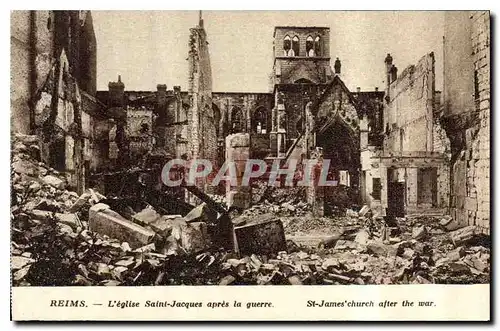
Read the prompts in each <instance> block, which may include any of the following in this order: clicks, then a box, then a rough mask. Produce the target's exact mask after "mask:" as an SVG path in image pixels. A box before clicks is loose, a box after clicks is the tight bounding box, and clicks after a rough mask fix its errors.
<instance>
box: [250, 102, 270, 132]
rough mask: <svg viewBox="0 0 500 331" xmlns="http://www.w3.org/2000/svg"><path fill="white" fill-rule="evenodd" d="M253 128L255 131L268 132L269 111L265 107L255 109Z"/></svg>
mask: <svg viewBox="0 0 500 331" xmlns="http://www.w3.org/2000/svg"><path fill="white" fill-rule="evenodd" d="M252 129H253V132H255V133H259V134H266V133H267V112H266V109H265V108H264V107H259V108H258V109H257V110H256V111H255V113H254V116H253V121H252Z"/></svg>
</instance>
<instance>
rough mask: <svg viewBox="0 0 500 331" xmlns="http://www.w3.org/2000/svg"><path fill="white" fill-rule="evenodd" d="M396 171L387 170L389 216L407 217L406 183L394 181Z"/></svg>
mask: <svg viewBox="0 0 500 331" xmlns="http://www.w3.org/2000/svg"><path fill="white" fill-rule="evenodd" d="M395 171H396V170H395V169H387V216H389V217H391V216H392V217H404V216H405V183H403V182H398V181H397V180H394V178H395V173H394V172H395Z"/></svg>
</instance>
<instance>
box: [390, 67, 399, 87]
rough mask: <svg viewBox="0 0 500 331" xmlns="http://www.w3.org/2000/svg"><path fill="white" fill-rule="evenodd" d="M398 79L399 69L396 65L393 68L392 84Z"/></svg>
mask: <svg viewBox="0 0 500 331" xmlns="http://www.w3.org/2000/svg"><path fill="white" fill-rule="evenodd" d="M396 79H398V67H396V66H395V65H393V66H392V68H391V83H392V82H394V81H395V80H396Z"/></svg>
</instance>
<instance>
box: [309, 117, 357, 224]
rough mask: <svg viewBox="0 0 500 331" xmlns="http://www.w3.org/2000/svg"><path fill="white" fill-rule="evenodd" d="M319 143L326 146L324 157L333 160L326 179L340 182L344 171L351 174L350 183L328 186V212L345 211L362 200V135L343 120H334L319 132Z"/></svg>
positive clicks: (326, 205) (317, 140) (326, 189)
mask: <svg viewBox="0 0 500 331" xmlns="http://www.w3.org/2000/svg"><path fill="white" fill-rule="evenodd" d="M316 142H317V146H319V147H322V148H323V158H324V159H325V160H326V159H329V160H330V168H329V169H325V170H327V171H328V172H327V173H328V176H327V179H328V180H336V181H337V182H338V183H339V184H340V179H341V178H340V174H341V171H342V172H343V173H344V174H348V176H349V185H337V186H326V187H325V214H326V215H328V214H337V213H338V214H343V213H344V212H345V210H346V208H352V207H353V206H355V205H358V204H359V200H360V199H359V198H360V192H359V172H360V171H359V168H360V160H359V136H358V135H357V134H356V132H354V131H353V130H352V129H351V128H350V127H348V125H347V124H346V123H345V122H344V121H342V120H340V119H335V120H333V121H332V123H331V124H330V125H328V126H327V127H325V128H324V129H323V130H321V132H319V133H318V135H317V137H316ZM344 184H345V183H344Z"/></svg>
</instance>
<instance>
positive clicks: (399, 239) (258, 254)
mask: <svg viewBox="0 0 500 331" xmlns="http://www.w3.org/2000/svg"><path fill="white" fill-rule="evenodd" d="M35 138H36V137H35ZM35 138H33V136H19V135H18V136H15V137H14V139H13V149H14V151H15V155H14V156H13V159H12V174H11V175H12V195H11V199H12V204H11V236H12V240H11V272H12V282H13V284H14V285H15V286H24V285H33V286H63V285H72V286H91V285H92V286H95V285H101V286H118V285H125V286H134V285H182V284H191V285H209V284H214V285H243V284H255V285H265V284H288V285H311V284H326V285H338V284H353V285H363V284H427V283H438V284H450V283H453V284H456V283H461V284H468V283H488V282H489V278H490V248H489V237H485V236H484V235H482V234H481V233H480V231H477V229H476V227H474V226H467V227H459V228H455V226H451V224H452V223H453V222H452V221H450V218H449V217H444V218H443V217H441V218H439V217H434V216H420V217H417V218H410V217H405V218H397V219H388V218H383V217H378V216H377V215H371V211H370V210H369V208H367V207H366V206H363V208H361V209H360V210H359V211H356V210H357V209H356V208H353V209H347V211H346V212H345V216H335V217H321V218H314V217H312V216H304V215H306V214H308V212H309V210H310V209H309V206H308V205H307V204H305V203H299V202H297V201H295V200H294V196H293V195H290V194H288V195H286V194H281V193H280V192H279V191H274V192H273V191H271V193H267V194H268V197H271V198H273V199H274V200H272V202H270V201H268V200H264V202H262V203H260V204H256V205H254V206H253V207H251V208H249V209H246V210H244V211H243V213H242V214H241V215H240V216H239V217H236V218H234V219H233V220H232V226H233V227H234V243H235V246H236V247H235V248H236V249H235V250H233V251H230V250H227V249H223V248H220V247H218V246H215V245H213V239H214V235H216V233H215V234H214V233H213V232H211V230H210V226H209V225H210V224H211V223H213V222H216V221H217V220H218V218H219V216H220V215H218V213H216V212H214V211H212V210H211V209H210V208H208V207H207V205H206V204H204V203H203V204H200V205H198V206H196V207H194V208H193V209H192V210H191V211H190V212H189V213H187V214H186V215H185V216H182V215H179V214H177V215H164V214H162V213H161V212H160V211H159V210H155V209H154V208H152V207H151V206H149V205H146V206H142V207H140V208H137V207H136V206H134V208H137V209H134V208H132V207H131V206H128V205H125V207H123V208H122V207H120V206H119V204H116V205H115V204H113V203H112V200H110V199H107V198H106V197H105V196H103V195H102V194H100V193H99V192H97V191H96V190H93V189H88V190H87V191H85V192H84V193H83V194H81V195H78V194H76V193H75V192H72V191H71V190H70V189H69V188H68V187H67V180H66V178H65V177H64V175H63V174H60V173H58V172H57V171H55V170H54V169H51V168H49V167H46V166H45V165H44V164H43V163H41V162H39V161H38V160H37V159H35V158H33V156H32V155H31V154H30V151H31V150H34V148H28V147H26V146H31V145H36V144H37V140H36V139H35ZM273 194H274V195H273ZM297 194H298V193H297ZM211 198H212V199H213V200H215V201H216V202H218V203H220V204H221V205H225V200H224V198H223V197H220V196H211ZM108 203H109V204H108ZM111 205H113V207H111ZM119 207H120V208H119ZM114 209H116V210H114ZM118 211H119V212H118ZM125 211H128V212H127V213H126V212H125ZM301 215H303V216H301ZM301 238H302V239H304V238H306V239H307V240H301Z"/></svg>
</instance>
